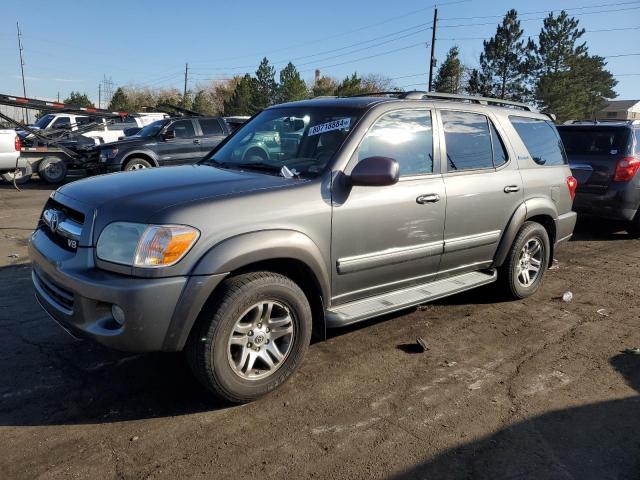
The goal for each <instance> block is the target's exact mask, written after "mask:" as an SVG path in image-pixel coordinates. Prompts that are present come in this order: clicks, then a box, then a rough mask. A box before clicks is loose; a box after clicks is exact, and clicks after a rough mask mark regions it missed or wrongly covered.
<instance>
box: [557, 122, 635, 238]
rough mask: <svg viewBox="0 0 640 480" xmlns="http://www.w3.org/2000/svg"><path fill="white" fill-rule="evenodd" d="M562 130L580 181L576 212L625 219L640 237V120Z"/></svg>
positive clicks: (570, 159) (586, 124) (568, 127)
mask: <svg viewBox="0 0 640 480" xmlns="http://www.w3.org/2000/svg"><path fill="white" fill-rule="evenodd" d="M558 131H559V132H560V137H561V138H562V142H563V143H564V148H565V150H566V152H567V156H568V157H569V163H570V166H571V171H572V173H573V176H574V177H575V178H576V179H577V180H578V189H577V191H576V198H575V200H574V202H573V209H574V211H576V212H578V215H579V216H587V215H588V216H593V217H601V218H606V219H610V220H622V221H624V222H625V223H626V224H627V231H628V232H629V234H631V235H633V236H634V237H640V214H639V213H638V210H639V209H640V175H639V174H638V170H640V120H634V121H618V122H602V123H599V122H595V123H594V122H576V123H573V124H571V125H561V126H559V127H558Z"/></svg>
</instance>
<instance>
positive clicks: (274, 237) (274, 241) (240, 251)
mask: <svg viewBox="0 0 640 480" xmlns="http://www.w3.org/2000/svg"><path fill="white" fill-rule="evenodd" d="M275 259H283V260H286V259H290V260H297V261H299V262H302V263H303V264H304V265H306V266H307V267H308V268H309V270H311V272H312V273H313V275H314V276H315V280H316V283H317V286H318V288H319V289H320V293H321V295H322V298H323V299H324V301H327V300H328V299H329V298H331V297H330V291H331V290H330V278H331V276H330V274H329V270H328V268H327V264H326V261H325V259H324V256H323V255H322V253H321V252H320V248H319V247H318V245H316V243H315V242H314V241H313V240H311V238H309V237H308V236H307V235H305V234H303V233H301V232H298V231H296V230H284V229H277V230H261V231H257V232H250V233H244V234H241V235H237V236H235V237H231V238H228V239H226V240H224V241H222V242H221V243H219V244H217V245H215V246H214V247H213V248H211V249H210V250H209V251H208V252H207V253H206V254H205V255H203V257H202V258H201V259H200V261H199V262H198V263H197V265H196V266H195V268H194V270H193V271H192V275H213V274H221V273H228V272H232V271H234V270H238V269H240V268H243V267H246V266H247V265H250V264H252V263H257V262H260V261H266V260H275Z"/></svg>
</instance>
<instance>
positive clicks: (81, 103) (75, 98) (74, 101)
mask: <svg viewBox="0 0 640 480" xmlns="http://www.w3.org/2000/svg"><path fill="white" fill-rule="evenodd" d="M62 103H66V104H69V105H73V106H76V107H84V108H89V107H93V102H92V101H91V100H89V97H88V96H87V94H86V93H80V92H71V93H70V94H69V96H68V97H67V98H65V99H64V100H63V102H62Z"/></svg>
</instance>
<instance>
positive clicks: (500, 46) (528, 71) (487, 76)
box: [480, 9, 535, 100]
mask: <svg viewBox="0 0 640 480" xmlns="http://www.w3.org/2000/svg"><path fill="white" fill-rule="evenodd" d="M522 34H523V31H522V28H521V27H520V21H519V20H518V12H516V11H515V10H513V9H512V10H509V11H508V12H507V14H506V15H505V17H504V19H503V20H502V24H501V25H498V28H497V29H496V34H495V35H494V36H493V38H491V39H489V40H485V41H484V42H483V45H484V52H483V53H482V54H481V55H480V74H481V75H480V79H481V80H482V82H481V84H486V86H489V87H490V93H491V96H494V97H498V98H503V99H511V100H525V99H527V98H528V97H529V95H530V83H531V78H532V74H533V69H534V66H535V63H534V53H535V45H534V43H533V41H532V40H531V39H529V40H528V41H527V42H526V44H525V42H524V40H522Z"/></svg>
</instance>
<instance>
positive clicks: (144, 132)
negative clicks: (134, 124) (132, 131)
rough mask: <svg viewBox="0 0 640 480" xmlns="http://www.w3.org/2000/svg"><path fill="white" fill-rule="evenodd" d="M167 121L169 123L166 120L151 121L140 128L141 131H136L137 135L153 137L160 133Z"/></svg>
mask: <svg viewBox="0 0 640 480" xmlns="http://www.w3.org/2000/svg"><path fill="white" fill-rule="evenodd" d="M165 123H167V121H166V120H157V121H155V122H153V123H150V124H149V125H147V126H146V127H143V128H142V129H140V131H139V132H138V133H136V137H153V136H154V135H157V134H158V133H160V130H162V127H164V125H165Z"/></svg>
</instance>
